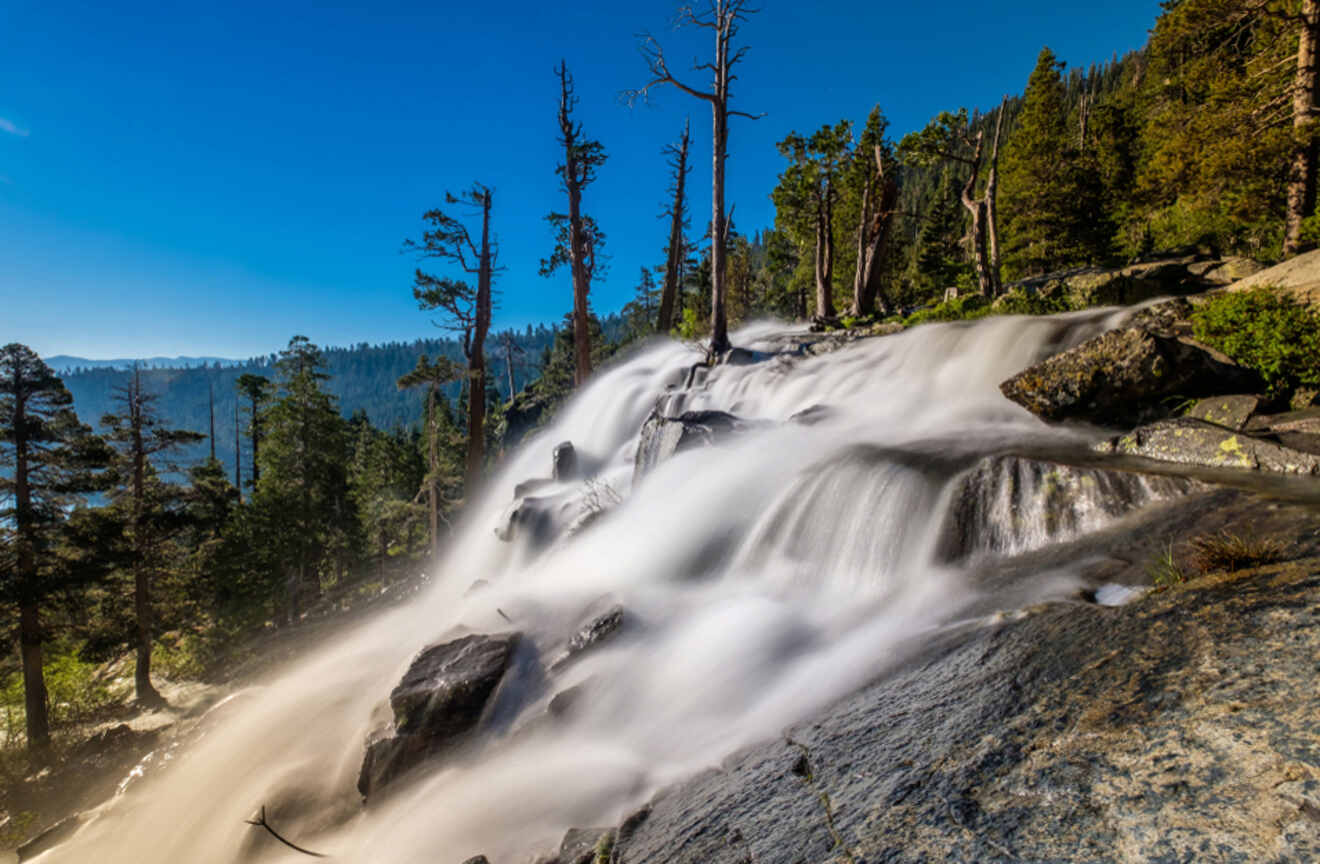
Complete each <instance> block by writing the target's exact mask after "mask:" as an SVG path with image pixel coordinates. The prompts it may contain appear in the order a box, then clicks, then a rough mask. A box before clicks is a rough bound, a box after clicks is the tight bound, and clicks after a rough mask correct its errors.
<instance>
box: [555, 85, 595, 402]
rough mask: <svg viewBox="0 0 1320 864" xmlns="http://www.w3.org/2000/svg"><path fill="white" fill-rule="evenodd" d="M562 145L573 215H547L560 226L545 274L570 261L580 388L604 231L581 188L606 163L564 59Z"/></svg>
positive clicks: (587, 364) (586, 371)
mask: <svg viewBox="0 0 1320 864" xmlns="http://www.w3.org/2000/svg"><path fill="white" fill-rule="evenodd" d="M555 74H556V75H558V76H559V114H558V122H559V143H560V144H562V145H563V147H564V161H563V164H561V165H560V166H559V167H558V168H556V169H555V171H556V173H558V174H559V179H560V185H561V186H562V188H563V190H564V192H566V193H567V194H568V213H566V214H565V213H551V214H550V215H549V216H547V217H546V219H547V220H548V221H549V222H550V224H551V225H554V226H555V228H556V241H555V249H554V251H553V252H552V253H551V255H550V257H549V258H547V259H545V260H543V261H542V262H541V275H542V276H549V275H550V274H552V273H554V272H555V271H556V270H558V269H559V267H560V266H562V265H564V264H567V265H568V268H569V270H570V272H571V273H572V275H573V383H574V384H575V385H576V386H578V387H581V386H582V385H583V384H584V383H585V382H586V380H587V377H588V376H590V375H591V330H590V326H589V321H588V316H589V315H590V310H589V307H588V305H587V295H588V293H589V292H590V291H591V280H592V278H593V277H594V276H595V275H596V265H597V258H598V256H597V252H598V251H599V248H600V246H601V244H602V243H603V241H604V234H603V233H601V231H600V230H599V229H598V228H597V227H596V222H595V220H594V219H592V218H591V217H590V216H586V215H584V214H583V213H582V190H583V189H585V188H586V187H587V186H589V185H591V183H592V182H593V181H594V180H595V179H596V171H597V169H598V168H600V166H601V165H603V164H605V148H604V147H602V146H601V143H600V142H599V141H593V140H592V139H590V138H587V137H586V136H585V135H584V134H583V133H582V124H581V123H576V122H574V121H573V109H574V108H575V107H576V106H577V102H578V100H577V96H576V95H575V94H574V92H573V76H572V75H571V74H569V71H568V64H567V63H565V62H564V61H562V60H561V61H560V62H559V66H558V67H557V68H556V69H555Z"/></svg>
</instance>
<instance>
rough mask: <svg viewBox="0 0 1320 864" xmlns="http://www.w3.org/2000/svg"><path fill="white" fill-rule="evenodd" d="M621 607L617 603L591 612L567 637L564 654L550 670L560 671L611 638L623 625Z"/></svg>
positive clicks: (623, 619)
mask: <svg viewBox="0 0 1320 864" xmlns="http://www.w3.org/2000/svg"><path fill="white" fill-rule="evenodd" d="M624 621H625V618H624V612H623V607H622V606H620V605H618V604H617V603H616V604H614V605H612V606H610V607H608V608H606V609H604V610H602V611H598V612H592V613H590V614H589V615H588V617H587V619H586V620H585V621H583V622H582V623H581V624H579V625H578V627H577V629H576V630H574V631H573V635H572V636H570V637H569V640H568V644H567V647H565V649H564V654H563V656H562V657H560V658H559V659H558V660H556V661H555V663H554V665H553V667H552V668H555V669H560V668H563V667H564V666H565V665H567V664H568V663H570V662H572V661H573V660H576V659H577V658H578V657H579V656H580V655H582V654H583V653H584V652H586V651H588V650H590V649H592V648H594V647H596V646H597V645H599V644H601V643H602V642H604V641H606V640H608V639H611V638H613V637H614V636H616V635H617V634H618V632H619V631H620V629H622V627H623V625H624Z"/></svg>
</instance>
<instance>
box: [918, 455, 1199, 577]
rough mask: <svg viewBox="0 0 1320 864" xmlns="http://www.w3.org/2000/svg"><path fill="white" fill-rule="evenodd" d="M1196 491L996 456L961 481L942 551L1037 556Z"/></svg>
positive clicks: (1178, 480) (1176, 480) (1181, 482)
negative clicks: (1136, 513) (1139, 512)
mask: <svg viewBox="0 0 1320 864" xmlns="http://www.w3.org/2000/svg"><path fill="white" fill-rule="evenodd" d="M1198 488H1202V484H1199V483H1198V482H1197V481H1195V480H1191V479H1188V478H1185V477H1173V476H1160V475H1151V474H1138V473H1133V472H1127V471H1115V470H1111V469H1106V468H1094V467H1082V466H1075V465H1067V464H1064V463H1061V462H1053V461H1047V460H1043V459H1031V458H1027V457H1022V456H1013V455H1004V456H990V457H986V458H985V459H982V460H981V461H980V462H978V463H977V464H976V465H975V466H974V467H973V468H972V469H971V470H969V471H967V472H966V473H965V474H964V475H962V476H961V477H960V478H959V479H958V480H957V482H956V484H955V486H954V489H953V491H952V498H951V502H950V508H949V514H948V521H947V523H946V528H945V538H944V543H943V547H942V549H943V552H944V554H945V556H946V557H947V558H948V559H950V560H958V559H962V558H974V557H976V556H983V555H1016V554H1020V553H1023V552H1032V551H1035V550H1037V549H1043V548H1045V547H1046V546H1049V545H1051V544H1053V543H1062V542H1066V541H1068V540H1072V539H1074V538H1076V537H1079V536H1081V535H1083V534H1089V533H1092V532H1095V531H1099V530H1101V529H1103V528H1106V527H1108V526H1109V525H1111V524H1113V523H1114V522H1116V521H1117V520H1119V519H1121V518H1122V517H1124V516H1127V515H1128V514H1131V513H1133V512H1136V511H1138V510H1141V509H1142V508H1145V507H1148V506H1151V505H1152V504H1158V503H1161V502H1165V501H1170V500H1172V499H1175V498H1178V497H1181V496H1182V495H1185V494H1187V493H1188V492H1190V491H1192V490H1194V489H1198Z"/></svg>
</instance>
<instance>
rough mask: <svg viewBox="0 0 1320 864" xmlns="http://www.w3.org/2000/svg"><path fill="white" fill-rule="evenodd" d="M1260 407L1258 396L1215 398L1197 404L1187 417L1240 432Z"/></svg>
mask: <svg viewBox="0 0 1320 864" xmlns="http://www.w3.org/2000/svg"><path fill="white" fill-rule="evenodd" d="M1260 407H1261V398H1260V397H1259V396H1215V397H1213V398H1210V399H1202V400H1201V401H1199V402H1197V403H1196V404H1195V405H1193V406H1192V407H1191V410H1189V411H1188V412H1187V416H1188V417H1191V418H1192V419H1194V420H1204V421H1205V422H1207V423H1213V424H1215V425H1216V426H1223V427H1225V428H1226V429H1232V430H1234V431H1237V432H1241V431H1242V430H1243V429H1245V428H1246V427H1247V421H1248V420H1250V419H1251V418H1252V417H1253V416H1254V415H1255V413H1256V412H1257V411H1258V410H1260Z"/></svg>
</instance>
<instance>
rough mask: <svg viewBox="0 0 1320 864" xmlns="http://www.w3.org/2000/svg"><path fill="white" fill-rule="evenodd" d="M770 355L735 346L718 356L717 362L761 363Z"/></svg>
mask: <svg viewBox="0 0 1320 864" xmlns="http://www.w3.org/2000/svg"><path fill="white" fill-rule="evenodd" d="M767 356H768V355H766V354H762V353H760V352H759V351H752V350H751V349H749V348H738V347H736V346H735V347H733V348H730V349H729V350H728V351H725V352H724V353H723V354H721V355H719V357H717V358H716V360H715V362H716V364H717V365H720V366H751V365H752V364H753V363H760V362H761V361H762V360H765V359H766V357H767Z"/></svg>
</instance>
